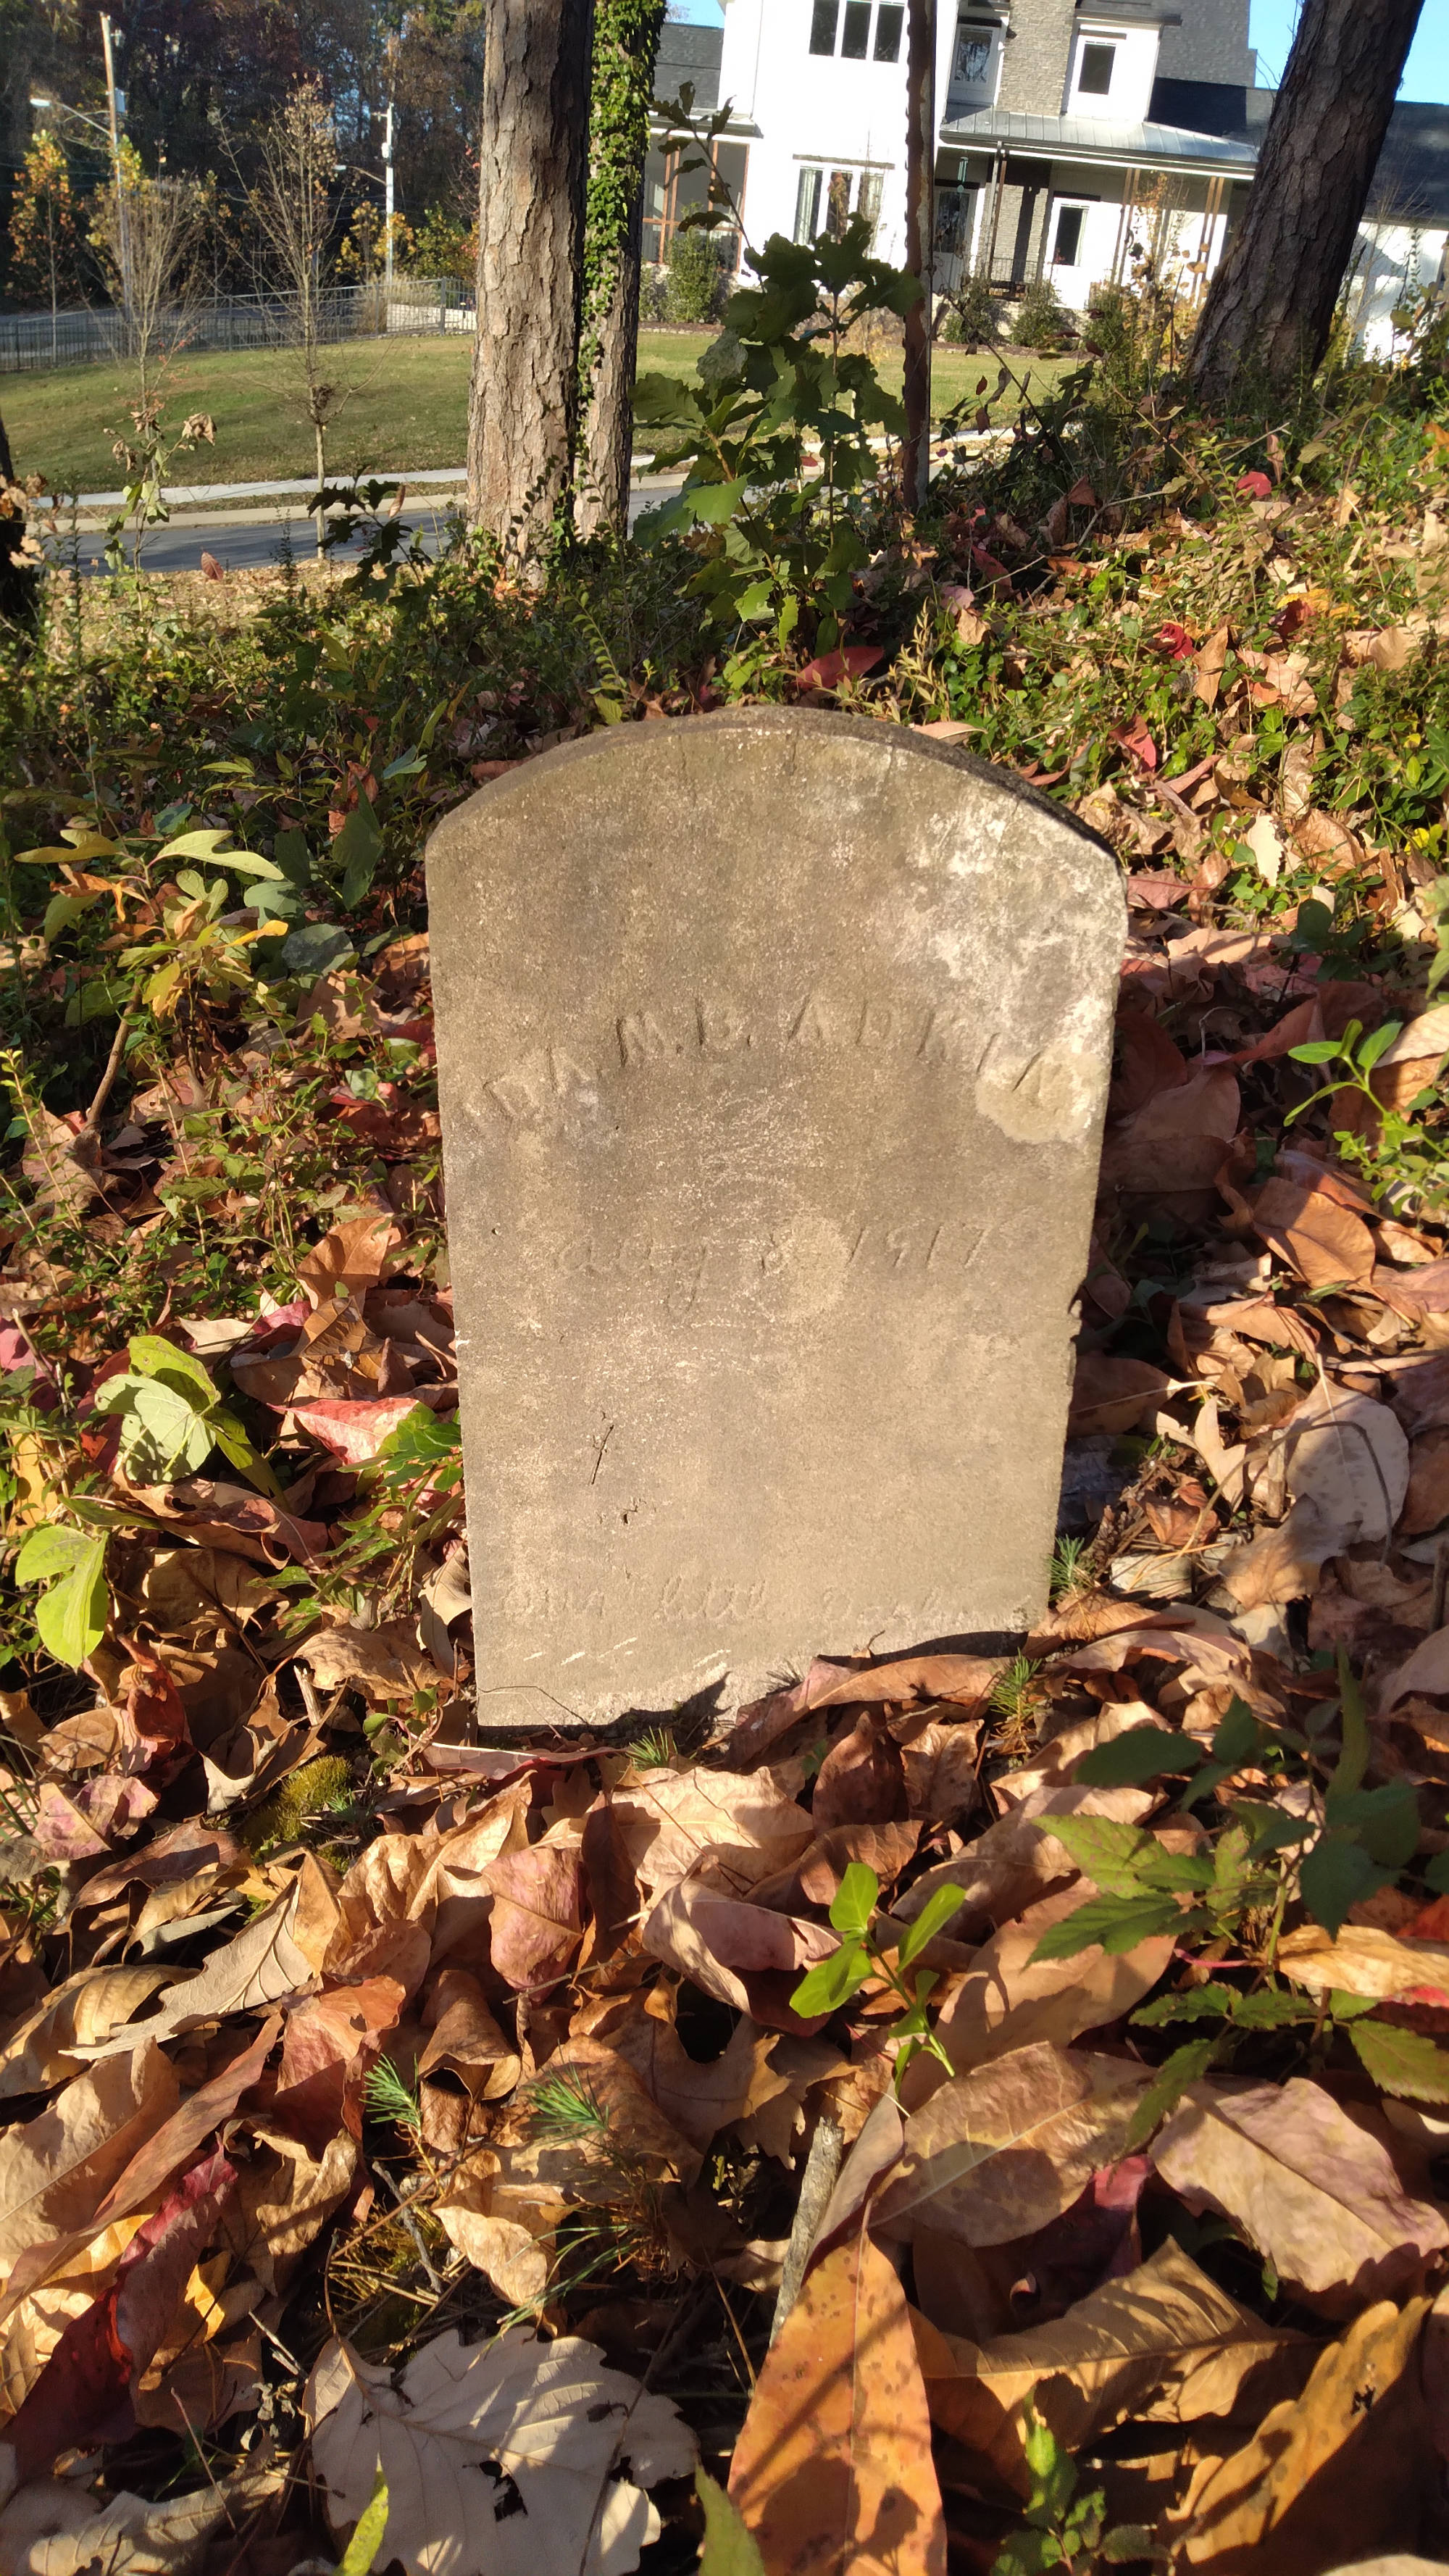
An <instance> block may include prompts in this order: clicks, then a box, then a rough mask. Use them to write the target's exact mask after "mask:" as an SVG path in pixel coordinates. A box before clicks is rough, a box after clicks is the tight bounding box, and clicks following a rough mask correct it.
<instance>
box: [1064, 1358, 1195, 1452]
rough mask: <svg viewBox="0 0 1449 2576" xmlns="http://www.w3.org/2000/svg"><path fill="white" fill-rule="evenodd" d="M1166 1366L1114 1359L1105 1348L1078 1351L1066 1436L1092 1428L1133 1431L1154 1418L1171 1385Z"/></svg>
mask: <svg viewBox="0 0 1449 2576" xmlns="http://www.w3.org/2000/svg"><path fill="white" fill-rule="evenodd" d="M1171 1383H1172V1381H1171V1379H1170V1378H1169V1377H1168V1375H1167V1372H1166V1370H1165V1369H1160V1368H1154V1367H1153V1365H1152V1363H1151V1361H1150V1360H1129V1359H1113V1358H1111V1357H1110V1356H1109V1355H1108V1354H1107V1353H1106V1352H1105V1351H1079V1352H1078V1354H1077V1365H1076V1369H1075V1372H1074V1375H1073V1378H1072V1405H1071V1412H1070V1413H1069V1415H1068V1417H1067V1436H1068V1438H1069V1439H1072V1440H1076V1439H1080V1438H1082V1437H1083V1436H1084V1435H1085V1434H1086V1433H1087V1432H1092V1431H1114V1432H1116V1431H1135V1430H1137V1429H1138V1427H1139V1426H1140V1425H1141V1424H1143V1423H1146V1422H1152V1421H1154V1420H1155V1419H1156V1416H1157V1414H1158V1412H1159V1411H1160V1409H1161V1406H1162V1402H1163V1399H1164V1397H1165V1396H1166V1394H1167V1391H1168V1389H1169V1387H1170V1386H1171Z"/></svg>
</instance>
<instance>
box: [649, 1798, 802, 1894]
mask: <svg viewBox="0 0 1449 2576" xmlns="http://www.w3.org/2000/svg"><path fill="white" fill-rule="evenodd" d="M614 1822H615V1826H616V1828H617V1831H618V1833H619V1837H620V1841H621V1843H622V1845H623V1848H624V1850H625V1852H626V1853H627V1855H628V1859H629V1861H630V1863H631V1865H632V1867H633V1869H634V1871H635V1873H636V1875H637V1877H638V1880H639V1884H640V1886H641V1887H642V1888H643V1890H644V1892H645V1894H646V1895H648V1896H656V1895H659V1894H661V1893H662V1892H663V1891H664V1890H665V1889H666V1888H670V1887H674V1886H677V1884H678V1882H679V1881H680V1879H682V1878H684V1877H686V1876H687V1875H688V1873H689V1872H690V1871H691V1870H692V1869H693V1868H694V1867H695V1866H696V1864H697V1862H698V1861H699V1859H700V1857H701V1855H702V1854H703V1853H705V1852H707V1851H708V1852H714V1853H716V1854H717V1855H718V1857H719V1862H720V1864H721V1866H722V1867H723V1868H724V1869H725V1870H726V1872H727V1875H728V1877H729V1880H730V1882H731V1884H732V1886H733V1887H734V1888H735V1889H736V1890H738V1891H741V1892H743V1891H744V1890H745V1889H746V1888H750V1887H753V1886H754V1885H755V1884H756V1882H757V1881H758V1880H760V1879H762V1878H768V1877H770V1875H771V1874H772V1873H773V1872H774V1871H775V1870H778V1869H784V1868H786V1867H787V1866H788V1864H789V1863H790V1862H791V1861H792V1860H794V1859H795V1858H796V1857H797V1855H798V1854H799V1853H800V1852H802V1851H803V1850H804V1849H805V1846H806V1844H807V1843H809V1842H810V1841H812V1840H813V1837H814V1832H815V1828H814V1826H813V1825H812V1823H811V1821H810V1818H809V1817H808V1816H807V1814H806V1813H805V1810H804V1808H803V1807H797V1806H796V1804H795V1801H794V1799H793V1798H791V1797H789V1796H787V1794H786V1792H785V1791H784V1790H783V1789H782V1788H781V1786H780V1784H779V1782H778V1781H777V1780H776V1779H775V1777H774V1774H773V1773H772V1772H769V1771H750V1772H744V1771H656V1772H651V1773H650V1775H649V1777H648V1778H647V1779H646V1780H644V1781H641V1782H640V1783H639V1785H638V1786H637V1787H635V1788H631V1789H628V1790H624V1791H621V1792H620V1794H619V1795H618V1796H617V1797H616V1798H615V1800H614Z"/></svg>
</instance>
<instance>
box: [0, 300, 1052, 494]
mask: <svg viewBox="0 0 1449 2576" xmlns="http://www.w3.org/2000/svg"><path fill="white" fill-rule="evenodd" d="M708 342H709V335H708V333H706V332H703V331H644V332H641V333H640V336H639V365H640V368H641V370H642V371H644V372H646V373H655V374H661V373H671V374H679V375H686V376H690V377H692V376H693V374H694V368H695V362H696V360H697V359H698V357H699V356H700V353H701V351H702V350H704V349H705V348H706V347H707V346H708ZM471 354H472V342H471V340H470V339H467V338H465V337H464V336H463V335H462V334H461V333H459V334H458V335H456V336H455V337H451V338H447V339H437V340H432V339H417V340H410V339H403V338H400V337H399V338H396V339H391V340H387V341H377V340H355V341H350V342H348V343H347V344H345V345H344V346H343V347H341V348H339V349H337V350H335V351H330V352H329V353H328V355H329V366H330V368H331V370H332V372H333V373H334V375H335V379H336V381H337V383H338V384H339V385H344V386H346V387H348V388H349V389H350V390H349V392H348V399H347V401H346V404H345V405H344V407H343V409H342V411H341V414H340V416H339V418H338V420H337V422H336V424H335V426H334V428H333V429H332V431H331V433H330V436H329V440H328V463H329V469H330V470H332V471H335V472H338V473H346V472H350V471H351V470H352V469H354V468H356V469H358V470H359V471H362V470H366V471H370V472H375V473H382V474H389V473H398V472H401V471H404V470H409V471H415V470H416V469H418V468H420V467H423V466H432V465H461V464H462V462H463V458H464V453H465V449H466V438H467V413H468V366H469V360H470V357H471ZM1058 364H1059V362H1053V361H1052V360H1050V359H1048V360H1046V361H1038V362H1034V363H1033V366H1032V376H1033V378H1034V379H1035V380H1036V382H1038V383H1042V382H1050V381H1051V380H1052V378H1053V377H1054V376H1055V374H1056V372H1057V371H1058ZM881 373H882V376H883V378H884V379H885V381H886V383H887V384H890V385H891V386H892V387H893V388H894V389H895V390H899V386H900V376H901V367H900V360H899V359H898V358H891V357H887V358H886V359H885V360H884V362H883V364H882V368H881ZM987 373H990V374H991V375H992V380H993V382H994V380H995V375H994V368H993V367H992V363H991V361H989V360H987V359H979V358H972V357H966V356H964V355H963V354H962V353H961V352H960V351H959V350H949V349H942V350H938V351H937V354H936V370H935V408H936V411H937V413H938V414H939V413H941V412H942V411H945V410H947V409H948V408H949V407H950V405H951V404H952V403H954V402H957V401H959V400H960V398H961V396H962V395H963V394H966V393H970V392H973V391H974V389H975V386H976V384H977V382H978V380H979V378H980V377H981V376H982V375H983V374H987ZM169 385H170V406H169V408H170V414H171V417H172V418H173V419H175V420H177V421H179V420H180V419H181V418H182V417H183V416H184V414H185V413H186V412H188V411H209V412H210V413H211V415H212V418H213V419H214V420H215V422H216V445H215V447H214V448H210V447H203V448H200V449H198V450H197V451H195V453H194V454H193V456H191V457H189V458H179V459H178V460H177V463H176V465H175V467H174V468H173V470H172V474H171V477H170V479H171V480H173V481H175V482H192V481H195V482H198V483H245V482H259V483H260V482H281V481H283V480H286V479H289V478H291V477H293V476H300V475H304V474H309V473H310V472H311V470H312V433H311V430H310V428H309V427H308V425H307V421H306V418H305V415H304V412H303V408H302V400H301V392H300V385H299V380H298V373H297V362H296V359H295V358H294V357H293V356H291V354H290V353H289V352H288V351H286V350H281V349H258V350H242V351H236V352H220V353H215V352H212V351H202V352H200V353H198V354H196V355H193V356H187V355H184V354H183V355H182V356H181V357H179V358H177V359H175V360H174V361H173V363H172V365H171V368H170V371H169ZM129 392H130V382H129V378H128V377H127V376H126V375H125V373H124V372H120V371H117V370H116V369H115V368H113V367H109V366H95V367H64V368H61V369H59V370H57V371H55V372H54V373H51V374H44V375H17V376H6V377H4V378H3V379H0V411H3V413H4V417H5V426H6V429H7V430H8V432H9V436H10V445H11V448H12V451H13V453H14V457H15V465H16V471H17V472H18V473H19V474H21V475H26V474H40V475H43V476H44V477H45V479H46V481H47V483H48V484H49V485H50V487H51V488H52V489H53V490H57V491H62V492H66V491H81V492H102V491H112V490H114V489H115V488H116V486H117V484H118V482H119V479H120V469H119V467H118V466H117V463H116V460H115V458H114V456H113V455H112V453H111V443H112V440H113V438H114V436H115V435H116V433H117V431H119V430H124V429H126V428H128V427H129V419H128V413H127V401H128V396H129Z"/></svg>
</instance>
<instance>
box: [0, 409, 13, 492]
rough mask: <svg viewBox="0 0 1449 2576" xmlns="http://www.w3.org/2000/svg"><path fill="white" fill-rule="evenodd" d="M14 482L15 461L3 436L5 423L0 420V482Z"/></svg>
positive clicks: (8, 443)
mask: <svg viewBox="0 0 1449 2576" xmlns="http://www.w3.org/2000/svg"><path fill="white" fill-rule="evenodd" d="M14 480H15V461H14V458H13V457H12V456H11V453H10V441H9V439H8V438H7V437H6V435H5V423H4V421H3V420H0V482H4V483H13V482H14Z"/></svg>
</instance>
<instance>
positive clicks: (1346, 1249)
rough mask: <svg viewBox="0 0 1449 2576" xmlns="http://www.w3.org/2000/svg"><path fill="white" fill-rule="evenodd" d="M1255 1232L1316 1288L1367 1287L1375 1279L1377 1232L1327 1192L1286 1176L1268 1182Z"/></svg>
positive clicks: (1255, 1208) (1256, 1208) (1258, 1199)
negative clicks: (1375, 1237)
mask: <svg viewBox="0 0 1449 2576" xmlns="http://www.w3.org/2000/svg"><path fill="white" fill-rule="evenodd" d="M1253 1230H1254V1232H1255V1233H1256V1234H1258V1235H1260V1236H1261V1237H1262V1240H1263V1241H1264V1243H1266V1244H1267V1245H1268V1246H1269V1248H1270V1250H1271V1251H1273V1252H1276V1253H1277V1254H1278V1256H1279V1259H1280V1260H1282V1261H1286V1262H1287V1263H1288V1264H1289V1266H1290V1267H1291V1268H1292V1269H1294V1270H1296V1271H1297V1272H1298V1274H1299V1277H1300V1278H1302V1279H1306V1280H1307V1282H1308V1285H1309V1287H1310V1288H1339V1287H1349V1288H1367V1286H1368V1285H1369V1282H1370V1280H1371V1279H1372V1278H1373V1273H1374V1239H1373V1236H1372V1234H1371V1233H1370V1231H1369V1229H1368V1227H1367V1226H1366V1225H1365V1224H1364V1222H1363V1219H1362V1218H1361V1217H1358V1216H1355V1215H1354V1213H1353V1210H1352V1209H1351V1208H1347V1207H1344V1206H1342V1205H1341V1204H1340V1203H1339V1201H1338V1200H1337V1199H1334V1198H1330V1197H1329V1195H1328V1193H1327V1192H1326V1191H1325V1190H1321V1189H1313V1188H1309V1187H1305V1185H1304V1184H1303V1183H1302V1182H1301V1181H1298V1180H1285V1179H1282V1178H1281V1177H1280V1178H1275V1179H1273V1180H1271V1181H1265V1182H1264V1184H1263V1186H1262V1188H1261V1189H1260V1190H1259V1192H1258V1195H1257V1197H1256V1199H1255V1200H1254V1202H1253Z"/></svg>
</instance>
